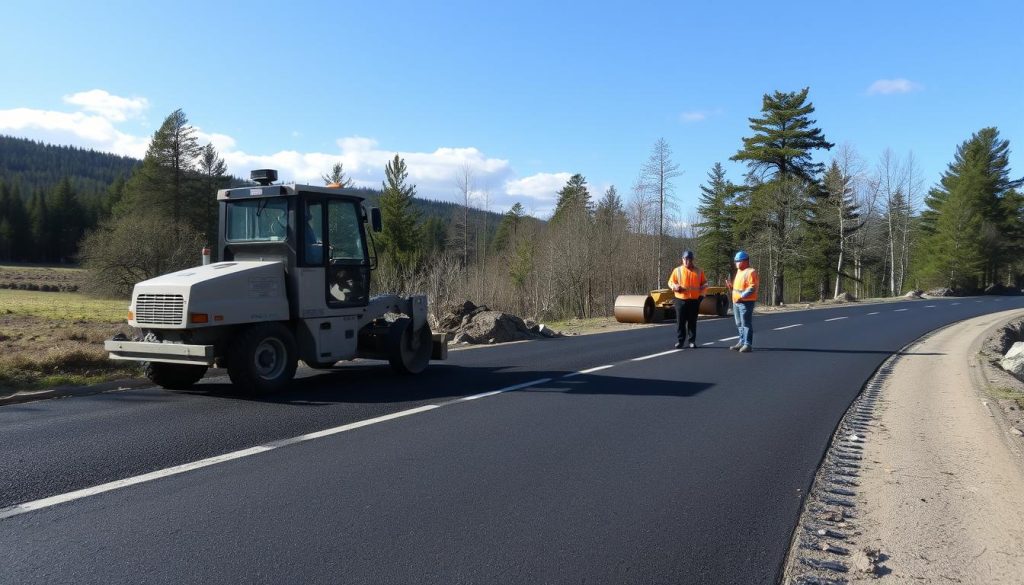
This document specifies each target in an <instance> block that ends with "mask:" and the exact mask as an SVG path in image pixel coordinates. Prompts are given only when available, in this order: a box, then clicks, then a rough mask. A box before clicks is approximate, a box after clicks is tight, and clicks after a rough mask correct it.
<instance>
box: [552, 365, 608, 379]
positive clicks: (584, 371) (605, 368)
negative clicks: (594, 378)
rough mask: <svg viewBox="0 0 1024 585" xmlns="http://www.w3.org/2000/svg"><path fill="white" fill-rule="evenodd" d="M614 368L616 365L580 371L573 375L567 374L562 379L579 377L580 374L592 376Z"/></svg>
mask: <svg viewBox="0 0 1024 585" xmlns="http://www.w3.org/2000/svg"><path fill="white" fill-rule="evenodd" d="M614 366H615V364H609V365H607V366H597V367H596V368H590V369H589V370H580V371H578V372H573V373H571V374H566V375H564V376H562V377H563V378H572V377H573V376H579V375H580V374H591V373H593V372H600V371H601V370H607V369H608V368H612V367H614Z"/></svg>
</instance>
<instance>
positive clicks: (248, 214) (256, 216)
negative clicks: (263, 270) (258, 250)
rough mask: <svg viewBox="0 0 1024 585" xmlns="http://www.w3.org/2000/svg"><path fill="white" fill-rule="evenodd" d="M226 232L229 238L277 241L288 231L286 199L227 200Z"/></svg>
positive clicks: (242, 240)
mask: <svg viewBox="0 0 1024 585" xmlns="http://www.w3.org/2000/svg"><path fill="white" fill-rule="evenodd" d="M227 205H228V233H227V239H228V241H231V242H278V241H282V240H284V239H285V238H286V236H287V234H288V201H287V200H286V199H272V198H262V199H247V200H245V201H231V202H228V204H227Z"/></svg>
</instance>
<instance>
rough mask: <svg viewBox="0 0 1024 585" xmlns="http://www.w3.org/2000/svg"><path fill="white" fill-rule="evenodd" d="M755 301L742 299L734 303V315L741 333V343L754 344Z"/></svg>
mask: <svg viewBox="0 0 1024 585" xmlns="http://www.w3.org/2000/svg"><path fill="white" fill-rule="evenodd" d="M754 304H755V303H754V301H740V302H738V303H733V304H732V316H733V319H735V320H736V329H737V330H738V331H739V333H740V343H741V344H743V345H749V346H751V347H753V346H754Z"/></svg>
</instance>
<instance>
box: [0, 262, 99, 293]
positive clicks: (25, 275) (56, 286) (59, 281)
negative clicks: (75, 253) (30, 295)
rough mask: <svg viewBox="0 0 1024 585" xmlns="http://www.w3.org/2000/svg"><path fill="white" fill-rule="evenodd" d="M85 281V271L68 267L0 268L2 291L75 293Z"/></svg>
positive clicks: (28, 266)
mask: <svg viewBox="0 0 1024 585" xmlns="http://www.w3.org/2000/svg"><path fill="white" fill-rule="evenodd" d="M84 281H85V271H84V270H82V269H81V268H69V267H66V266H30V265H20V264H19V265H14V264H10V265H4V266H0V290H2V289H21V290H33V291H43V292H57V291H63V292H75V291H77V290H79V289H80V288H81V286H82V283H83V282H84Z"/></svg>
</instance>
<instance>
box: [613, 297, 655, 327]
mask: <svg viewBox="0 0 1024 585" xmlns="http://www.w3.org/2000/svg"><path fill="white" fill-rule="evenodd" d="M615 320H616V321H618V322H619V323H650V322H651V321H653V320H654V299H652V298H651V297H650V295H619V296H618V297H616V298H615Z"/></svg>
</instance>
